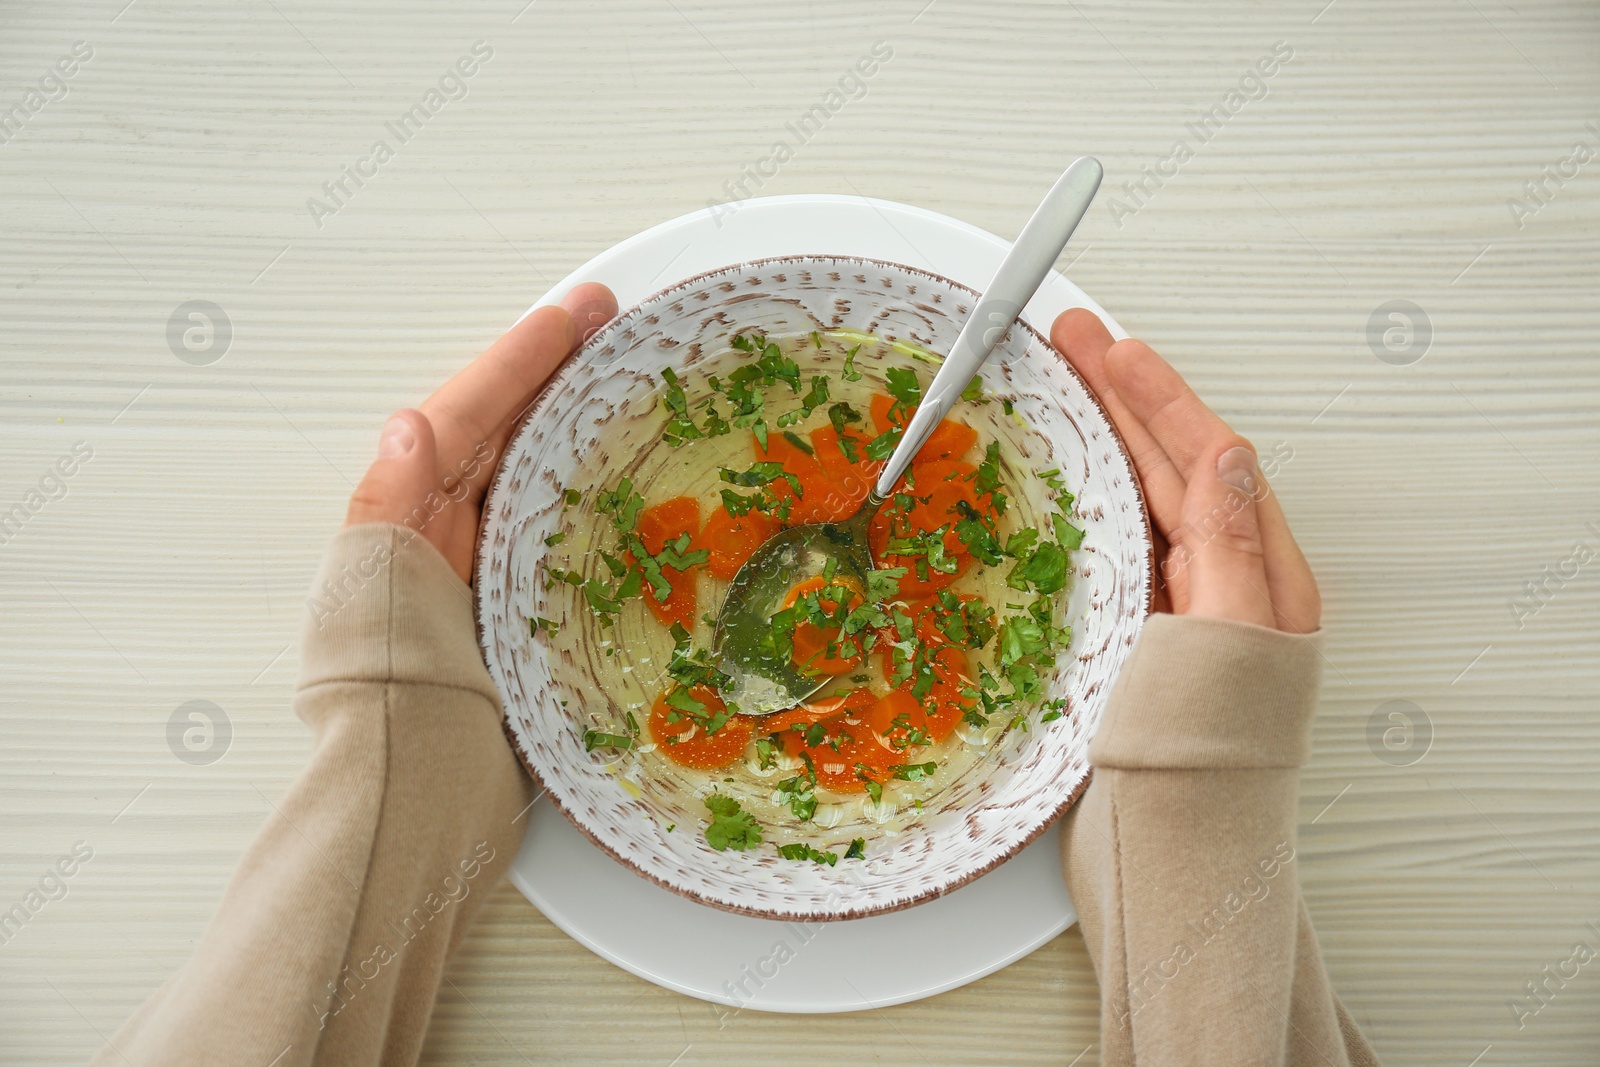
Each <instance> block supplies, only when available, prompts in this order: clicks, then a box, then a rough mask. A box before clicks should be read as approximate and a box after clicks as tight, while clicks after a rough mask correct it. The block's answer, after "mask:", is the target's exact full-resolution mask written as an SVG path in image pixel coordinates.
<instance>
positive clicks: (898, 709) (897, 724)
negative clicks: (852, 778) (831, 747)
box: [867, 634, 970, 749]
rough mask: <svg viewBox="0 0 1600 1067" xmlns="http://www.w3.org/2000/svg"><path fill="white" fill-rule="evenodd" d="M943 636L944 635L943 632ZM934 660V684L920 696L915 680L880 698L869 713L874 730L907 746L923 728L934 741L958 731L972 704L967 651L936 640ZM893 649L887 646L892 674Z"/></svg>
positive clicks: (896, 745)
mask: <svg viewBox="0 0 1600 1067" xmlns="http://www.w3.org/2000/svg"><path fill="white" fill-rule="evenodd" d="M940 638H941V640H942V639H943V635H942V634H941V635H940ZM933 647H934V651H933V652H932V653H931V655H932V662H931V664H930V666H931V668H932V671H933V678H934V681H933V687H932V688H931V689H930V690H929V691H928V693H927V695H925V696H923V697H922V698H921V699H918V697H917V696H916V694H915V693H914V692H912V686H913V684H914V680H908V681H906V682H905V683H903V684H901V685H900V686H898V687H896V688H895V689H893V690H892V691H890V692H889V693H888V694H886V695H885V696H884V698H883V699H882V700H880V701H879V702H878V703H877V705H875V706H874V707H873V709H872V712H871V713H870V714H869V715H868V719H867V721H868V722H869V723H870V724H871V725H872V728H873V730H875V731H876V732H877V733H878V734H880V735H882V736H884V737H886V738H887V739H888V741H889V743H890V745H891V746H892V747H894V748H897V749H903V748H905V747H906V746H907V744H908V743H909V742H910V740H911V739H912V738H913V737H914V736H915V735H916V734H917V733H918V732H920V733H921V734H922V735H923V736H924V737H926V738H927V739H928V740H929V741H931V742H933V743H937V742H940V741H943V740H944V739H945V738H947V737H949V736H950V734H951V733H952V732H954V730H955V728H956V725H957V724H958V723H960V722H961V717H962V715H963V714H964V713H965V712H966V710H967V708H968V706H969V704H968V701H967V700H966V698H965V697H963V696H962V695H961V690H962V689H964V688H966V687H967V686H968V685H969V684H970V683H969V682H968V680H967V670H968V664H967V654H966V653H965V652H963V651H962V650H961V649H960V648H958V647H957V646H955V645H952V644H948V643H943V644H940V643H935V645H934V646H933ZM891 655H892V653H891V651H890V650H889V649H887V648H886V649H885V650H884V673H885V674H892V673H893V666H892V664H891V663H890V657H891Z"/></svg>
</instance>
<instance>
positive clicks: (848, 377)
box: [839, 345, 861, 382]
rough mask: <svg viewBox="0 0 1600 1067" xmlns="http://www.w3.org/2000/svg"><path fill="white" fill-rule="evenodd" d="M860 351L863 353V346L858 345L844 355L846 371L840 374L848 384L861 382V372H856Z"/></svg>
mask: <svg viewBox="0 0 1600 1067" xmlns="http://www.w3.org/2000/svg"><path fill="white" fill-rule="evenodd" d="M859 351H861V346H860V345H856V346H855V347H854V348H852V349H851V350H850V351H848V352H846V353H845V354H844V369H843V370H842V371H840V372H839V373H840V374H841V375H842V376H843V378H844V380H845V381H847V382H859V381H860V380H861V372H860V371H858V370H856V353H857V352H859Z"/></svg>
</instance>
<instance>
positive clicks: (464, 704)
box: [94, 525, 534, 1067]
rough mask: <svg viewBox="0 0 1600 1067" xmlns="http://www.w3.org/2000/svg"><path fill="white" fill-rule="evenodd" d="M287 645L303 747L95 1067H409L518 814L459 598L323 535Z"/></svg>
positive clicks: (508, 763) (426, 565) (429, 553)
mask: <svg viewBox="0 0 1600 1067" xmlns="http://www.w3.org/2000/svg"><path fill="white" fill-rule="evenodd" d="M311 603H312V610H311V612H310V617H309V618H308V620H307V623H306V627H305V630H304V633H303V635H302V638H301V658H302V667H301V677H300V683H299V686H298V689H297V691H296V694H295V711H296V713H297V714H298V715H299V716H300V718H301V719H303V720H304V721H305V723H306V725H308V726H309V727H310V728H311V730H312V732H313V733H314V734H315V747H314V749H313V751H312V755H311V761H310V763H309V765H308V766H307V767H306V769H305V771H304V773H302V774H301V775H300V777H299V778H298V779H296V781H295V782H294V784H293V785H292V786H291V787H290V789H289V791H288V793H287V794H286V795H285V796H284V797H282V798H281V799H278V800H275V801H273V807H274V809H275V810H274V811H273V813H272V814H270V815H269V816H268V819H267V822H266V825H265V826H263V827H262V829H261V831H260V833H259V834H258V835H257V836H256V839H255V841H254V842H253V843H252V844H251V845H250V847H249V849H248V851H247V852H246V853H245V855H244V858H243V859H242V860H241V861H240V863H239V867H238V870H237V871H235V872H234V876H233V879H232V880H231V881H230V882H229V884H228V888H227V890H226V892H225V893H224V895H223V898H222V903H221V906H220V907H219V908H218V909H217V913H216V915H215V916H214V917H213V918H212V920H211V925H210V926H209V927H208V928H207V930H206V932H205V935H204V936H203V937H202V938H201V940H200V944H199V947H198V948H197V949H196V951H195V954H194V957H193V958H192V959H190V960H189V961H188V962H187V963H185V964H184V965H183V966H182V967H180V968H179V969H178V971H177V972H176V973H174V974H173V975H172V977H171V978H169V979H168V980H167V982H166V983H165V984H164V985H163V986H162V987H161V988H160V989H158V990H157V991H156V993H155V994H154V995H153V996H152V997H151V998H150V1000H149V1001H148V1002H147V1003H146V1004H145V1005H144V1006H143V1007H141V1008H140V1009H139V1010H138V1011H137V1012H136V1013H135V1014H134V1016H133V1017H132V1018H131V1019H130V1020H129V1021H128V1022H127V1023H126V1024H125V1025H124V1026H123V1027H122V1029H121V1030H120V1031H118V1032H117V1034H116V1035H115V1036H114V1037H113V1038H112V1039H111V1042H110V1045H109V1046H108V1047H107V1048H105V1049H102V1050H101V1052H100V1053H99V1055H98V1056H97V1057H96V1058H95V1060H94V1062H95V1063H96V1064H106V1065H112V1064H133V1065H137V1067H144V1065H146V1064H152V1065H154V1064H161V1065H171V1064H186V1065H188V1064H229V1065H233V1064H237V1065H241V1067H266V1065H267V1064H272V1065H273V1067H293V1065H304V1064H329V1065H333V1064H337V1065H340V1067H346V1065H361V1064H412V1063H415V1062H416V1060H417V1058H418V1056H419V1055H420V1053H421V1049H422V1039H423V1034H424V1032H425V1031H426V1028H427V1025H428V1018H429V1014H430V1013H431V1012H432V1010H433V1003H434V998H435V995H436V993H437V992H438V988H439V984H440V982H441V980H442V976H443V973H444V966H445V962H446V960H447V959H448V958H449V955H450V953H451V951H452V950H453V949H454V948H455V946H456V944H457V943H458V942H459V941H460V939H461V936H462V933H463V932H464V931H465V929H466V927H467V926H468V925H469V923H470V922H471V921H472V917H473V915H474V914H475V913H476V912H477V910H478V907H479V905H480V904H481V903H482V902H483V900H484V899H485V898H486V897H487V896H488V894H489V891H490V888H491V887H492V886H493V885H494V884H495V882H496V881H498V880H499V879H500V877H501V875H502V874H504V872H505V869H506V867H507V866H508V865H509V864H510V862H511V859H512V856H513V855H514V853H515V850H516V848H517V845H518V842H519V840H520V838H521V833H520V831H521V830H522V828H523V827H525V826H526V822H525V821H524V820H522V819H521V818H520V816H521V813H522V812H523V811H524V810H525V808H526V806H527V805H528V804H529V803H530V802H531V801H532V800H533V796H534V792H533V787H532V784H531V783H530V781H529V779H528V778H527V776H526V775H525V774H524V773H523V771H522V768H521V767H520V766H519V765H518V763H517V760H516V757H515V756H514V755H513V754H512V752H511V749H510V746H509V745H507V744H506V739H505V735H504V734H503V733H502V731H501V725H500V705H499V700H498V698H497V696H496V694H495V690H494V686H493V684H492V683H491V681H490V679H489V675H488V672H487V671H486V670H485V669H484V667H483V661H482V659H481V657H480V655H479V652H478V648H477V644H476V641H475V638H474V635H475V633H476V628H475V625H474V621H473V617H472V605H471V593H470V591H469V590H468V589H467V587H466V586H465V585H463V584H462V582H461V581H460V579H458V578H457V577H456V575H455V573H454V572H453V571H452V570H451V569H450V567H449V565H448V564H447V563H446V562H445V561H444V559H443V558H442V557H441V556H440V555H439V554H438V553H437V552H436V551H435V550H434V549H433V548H432V547H431V546H430V545H428V544H427V543H426V542H424V541H422V540H420V539H416V540H411V541H408V540H407V531H404V530H402V529H400V528H398V527H394V526H384V525H372V526H358V527H352V528H350V529H346V530H343V531H341V532H340V533H339V534H338V536H336V537H335V538H334V539H333V544H332V545H331V546H330V547H329V549H328V552H327V555H326V557H325V559H324V561H323V565H322V570H321V573H320V574H319V575H318V577H317V581H316V585H315V587H314V590H313V598H312V602H311Z"/></svg>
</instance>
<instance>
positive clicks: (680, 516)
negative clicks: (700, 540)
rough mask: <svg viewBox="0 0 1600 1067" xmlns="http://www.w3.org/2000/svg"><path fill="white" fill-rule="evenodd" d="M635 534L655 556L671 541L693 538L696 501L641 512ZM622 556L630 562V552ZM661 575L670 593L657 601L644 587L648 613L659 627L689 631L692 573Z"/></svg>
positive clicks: (679, 500) (675, 499)
mask: <svg viewBox="0 0 1600 1067" xmlns="http://www.w3.org/2000/svg"><path fill="white" fill-rule="evenodd" d="M635 530H636V531H637V532H638V534H639V540H641V541H643V542H644V547H645V550H646V551H648V552H649V553H650V554H651V555H655V554H656V553H658V552H660V551H661V550H662V549H663V548H665V547H666V545H667V542H668V541H675V540H677V539H678V538H679V537H681V536H683V535H684V534H688V535H689V536H690V537H691V538H693V537H694V536H695V535H696V534H697V533H699V532H700V501H698V500H696V499H695V498H694V497H692V496H679V497H673V498H672V499H671V500H667V501H663V502H662V503H660V504H657V505H655V506H654V507H648V508H645V509H644V510H643V511H641V512H639V521H638V525H637V526H635ZM690 544H691V545H692V544H693V542H692V541H691V542H690ZM624 555H626V556H627V558H628V559H629V561H634V560H633V554H632V553H631V552H629V553H624ZM634 562H636V561H634ZM661 574H662V577H664V578H666V580H667V585H668V586H669V587H670V590H669V592H668V593H667V599H665V600H657V599H656V596H655V591H654V590H653V589H651V588H650V586H649V585H648V584H647V585H646V586H645V591H644V602H645V604H646V605H647V606H648V607H649V608H650V613H651V614H652V615H654V616H655V617H656V618H657V619H659V620H660V621H661V624H662V625H663V626H671V625H672V624H673V623H675V622H676V623H680V624H681V625H682V626H683V628H684V629H686V630H693V629H694V616H695V607H696V601H697V597H696V593H695V575H694V573H693V572H692V570H691V571H689V572H684V571H679V570H677V569H676V568H674V567H663V568H661Z"/></svg>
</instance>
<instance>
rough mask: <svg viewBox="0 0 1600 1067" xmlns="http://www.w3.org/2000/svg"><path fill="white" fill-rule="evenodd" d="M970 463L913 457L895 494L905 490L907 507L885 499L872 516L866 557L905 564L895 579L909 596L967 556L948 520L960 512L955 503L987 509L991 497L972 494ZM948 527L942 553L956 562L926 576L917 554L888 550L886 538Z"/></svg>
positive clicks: (936, 585)
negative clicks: (907, 479) (908, 472)
mask: <svg viewBox="0 0 1600 1067" xmlns="http://www.w3.org/2000/svg"><path fill="white" fill-rule="evenodd" d="M975 469H976V468H974V467H973V466H972V464H970V463H965V462H963V461H961V460H959V459H939V460H932V461H929V462H926V463H921V462H919V463H916V464H913V465H912V467H911V478H910V483H911V484H909V485H908V484H906V483H902V484H901V485H900V487H899V489H898V491H897V494H896V495H897V496H898V495H900V494H907V495H910V496H911V497H913V498H914V502H913V503H912V505H911V507H910V509H909V510H907V509H904V508H902V507H901V505H900V502H899V501H897V500H893V499H891V500H890V502H889V503H888V505H887V506H885V507H884V509H883V510H882V511H880V512H879V513H878V515H877V517H876V518H875V519H873V520H872V528H871V529H870V530H869V531H868V537H869V540H870V542H871V545H872V558H873V559H875V560H877V561H878V565H879V566H880V567H905V568H907V573H906V574H905V576H904V577H902V578H901V579H900V595H901V596H903V597H906V598H909V599H913V600H915V599H919V598H921V597H925V596H931V595H932V594H934V593H936V592H938V591H939V590H940V589H943V588H945V587H946V586H948V585H949V584H950V583H951V582H953V581H955V580H956V579H957V578H959V577H961V575H963V574H965V573H966V572H967V568H968V567H969V566H971V564H972V557H971V556H970V555H969V554H968V552H967V546H966V545H965V544H963V543H962V541H961V538H959V537H957V536H956V532H955V528H954V524H955V523H956V522H957V521H958V520H959V519H960V518H961V516H962V512H961V510H960V504H963V503H964V504H966V505H967V506H969V507H972V508H973V509H975V510H979V511H983V510H989V509H992V506H993V505H992V502H991V498H990V497H989V496H988V494H985V495H984V496H983V497H982V498H981V499H980V498H978V497H977V496H975V495H974V492H973V487H972V482H971V481H970V476H971V474H972V472H973V471H974V470H975ZM945 525H949V526H950V527H951V528H950V529H948V530H946V531H945V533H944V550H945V553H946V554H947V555H948V556H950V557H951V558H953V559H954V560H955V562H956V569H955V571H953V572H949V571H937V570H934V569H933V568H931V567H929V568H928V573H927V576H926V577H923V576H921V575H919V574H918V573H917V562H918V559H919V558H920V557H912V556H900V555H893V554H890V552H889V541H890V539H891V538H906V537H911V536H913V535H915V534H918V533H926V532H930V531H933V530H937V529H938V528H939V527H941V526H945Z"/></svg>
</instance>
